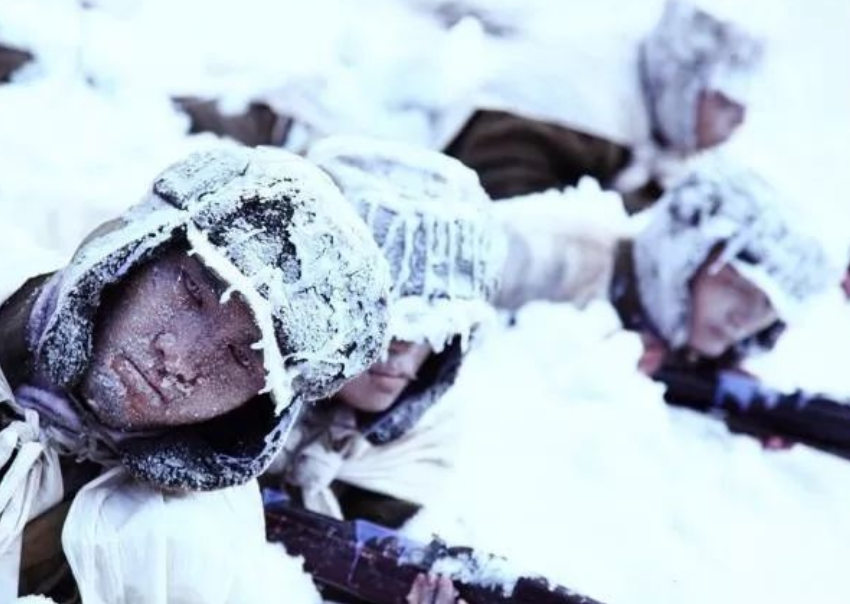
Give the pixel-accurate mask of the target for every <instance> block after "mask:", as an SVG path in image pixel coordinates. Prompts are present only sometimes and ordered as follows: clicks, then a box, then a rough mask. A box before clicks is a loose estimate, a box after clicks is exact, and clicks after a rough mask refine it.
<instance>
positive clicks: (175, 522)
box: [62, 468, 321, 604]
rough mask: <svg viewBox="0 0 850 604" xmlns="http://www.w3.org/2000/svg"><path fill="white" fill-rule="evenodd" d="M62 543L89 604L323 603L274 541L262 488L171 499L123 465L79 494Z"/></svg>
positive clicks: (253, 485)
mask: <svg viewBox="0 0 850 604" xmlns="http://www.w3.org/2000/svg"><path fill="white" fill-rule="evenodd" d="M62 543H63V547H64V550H65V553H66V555H67V558H68V562H69V564H70V566H71V569H72V571H73V573H74V577H75V579H76V581H77V584H78V586H79V589H80V594H81V596H82V600H83V601H84V602H86V604H130V603H132V604H178V603H186V604H190V603H195V602H204V603H205V604H249V603H254V602H292V603H295V604H302V603H303V604H314V603H318V602H321V598H320V597H319V595H318V592H317V591H316V589H315V587H314V586H313V584H312V581H311V580H310V578H309V576H307V575H305V574H304V573H303V571H302V570H301V561H300V559H295V558H292V557H289V556H288V555H287V554H286V552H285V550H284V549H283V547H282V546H281V545H279V544H274V543H268V542H266V539H265V526H264V521H263V509H262V501H261V498H260V493H259V489H258V486H257V484H256V482H251V483H248V484H245V485H242V486H238V487H231V488H227V489H222V490H219V491H214V492H209V493H164V492H162V491H159V490H156V489H151V488H149V487H146V486H144V485H141V484H139V483H137V482H135V481H133V479H132V478H131V477H130V476H129V475H128V474H127V473H126V472H125V471H124V470H122V469H120V468H116V469H114V470H112V471H110V472H108V473H107V474H104V475H103V476H101V477H100V478H98V479H97V480H95V481H92V482H91V483H89V484H88V485H87V486H86V487H84V488H83V490H82V491H80V493H78V494H77V496H76V498H75V499H74V503H73V504H72V505H71V509H70V511H69V513H68V518H67V520H66V522H65V528H64V531H63V534H62Z"/></svg>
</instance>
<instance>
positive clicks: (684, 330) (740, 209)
mask: <svg viewBox="0 0 850 604" xmlns="http://www.w3.org/2000/svg"><path fill="white" fill-rule="evenodd" d="M783 205H784V204H783V200H781V199H779V198H778V196H777V194H776V192H775V191H773V190H772V189H771V188H770V187H769V186H768V185H767V184H766V183H765V182H764V181H763V180H762V179H761V178H760V177H758V176H757V175H756V174H754V173H752V172H750V171H749V170H746V169H743V168H740V167H737V166H735V165H733V164H731V163H729V162H728V161H722V160H719V159H718V158H713V159H712V161H706V162H703V163H702V164H700V165H699V166H697V169H695V170H694V171H693V172H692V173H691V174H690V175H689V176H688V177H687V178H685V179H684V180H683V181H682V182H680V183H679V184H678V185H676V186H675V187H673V188H671V189H670V190H669V191H668V192H667V193H666V194H665V195H664V196H663V197H662V198H661V200H660V201H659V202H658V204H657V206H656V207H654V208H653V209H652V210H650V212H652V214H651V217H650V222H649V224H648V225H647V226H646V228H644V229H643V230H642V231H641V232H640V233H638V235H637V236H636V237H635V243H634V260H635V274H636V276H637V281H638V284H637V285H638V291H639V294H640V299H641V304H642V306H643V309H644V312H645V313H646V315H647V317H648V319H649V320H650V322H651V324H652V325H653V327H654V328H655V329H656V330H657V331H658V333H659V335H660V336H661V337H663V338H664V340H665V341H666V342H667V343H668V345H669V346H670V347H671V348H674V349H678V348H681V347H682V346H684V344H685V342H686V341H687V337H688V329H689V322H690V305H691V280H692V279H693V277H694V276H695V275H696V273H697V271H698V270H699V269H700V267H701V266H702V265H703V264H704V263H705V261H706V260H707V259H708V257H709V255H710V254H711V253H712V251H714V250H715V249H717V247H718V246H722V247H723V251H722V252H721V255H720V257H719V258H718V262H719V263H721V264H722V263H730V264H731V265H732V266H733V267H734V268H735V269H736V270H737V271H738V272H739V273H740V274H741V275H742V276H744V277H745V278H746V279H747V280H749V281H750V282H752V283H753V284H755V285H756V286H758V287H759V288H760V289H761V290H762V291H763V292H764V293H765V294H766V295H767V296H768V298H769V299H770V302H771V304H772V305H773V306H774V308H775V309H776V311H777V313H778V314H779V316H780V319H781V320H782V321H784V322H791V321H793V320H794V319H795V318H796V316H798V314H799V311H800V310H801V307H802V306H803V305H804V304H805V303H806V302H807V301H808V300H809V299H810V298H811V297H812V296H814V295H815V294H818V293H820V292H821V291H823V290H824V289H826V288H827V287H828V286H829V285H830V284H831V283H832V282H833V278H834V277H835V276H836V275H835V273H834V272H833V268H832V267H831V266H830V263H829V261H828V259H827V255H826V252H825V250H824V249H823V248H822V246H821V245H820V244H819V243H818V241H817V239H815V237H813V236H811V235H809V234H808V233H806V232H804V231H803V230H802V229H800V228H799V227H798V226H797V225H796V224H794V223H793V222H792V221H791V219H790V216H788V215H786V212H785V211H784V208H783Z"/></svg>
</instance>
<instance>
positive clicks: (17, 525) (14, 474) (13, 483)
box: [0, 371, 63, 602]
mask: <svg viewBox="0 0 850 604" xmlns="http://www.w3.org/2000/svg"><path fill="white" fill-rule="evenodd" d="M12 400H13V399H12V393H11V391H10V388H9V386H8V384H7V383H6V380H5V378H4V377H3V373H2V372H1V371H0V401H4V402H6V403H7V404H8V403H10V402H11V401H12ZM21 412H22V413H23V417H24V419H23V420H22V421H13V422H11V423H9V424H8V425H7V426H5V427H4V428H3V429H2V431H0V468H3V467H6V470H5V473H4V474H3V477H2V481H0V601H2V602H11V601H13V600H14V599H15V598H16V597H17V595H18V577H19V573H20V561H21V544H22V535H23V531H24V527H25V526H26V524H27V522H29V521H30V520H31V519H33V518H35V517H36V516H38V515H40V514H41V513H43V512H45V511H47V510H48V509H50V508H51V507H53V506H54V505H56V504H58V503H59V502H60V501H61V500H62V494H63V484H62V472H61V469H60V467H59V456H58V455H57V453H56V452H55V451H54V450H53V449H52V448H51V447H49V446H47V445H46V444H45V443H44V442H43V440H42V435H41V431H40V429H39V418H38V414H37V413H36V412H35V411H32V410H29V409H27V410H21Z"/></svg>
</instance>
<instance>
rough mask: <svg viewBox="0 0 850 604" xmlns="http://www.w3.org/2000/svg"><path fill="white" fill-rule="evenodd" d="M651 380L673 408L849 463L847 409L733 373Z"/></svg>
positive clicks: (682, 372) (678, 373)
mask: <svg viewBox="0 0 850 604" xmlns="http://www.w3.org/2000/svg"><path fill="white" fill-rule="evenodd" d="M653 378H654V379H655V380H657V381H659V382H662V383H664V384H665V385H666V386H667V393H666V394H665V400H666V401H667V402H668V403H669V404H671V405H676V406H682V407H688V408H691V409H695V410H697V411H702V412H704V413H711V414H717V415H720V416H722V417H723V418H724V419H726V420H727V422H728V423H729V424H730V427H733V428H735V429H737V430H739V431H742V432H747V433H751V434H755V435H759V436H765V435H774V436H781V437H783V438H786V439H788V440H792V441H796V442H800V443H803V444H806V445H808V446H811V447H815V448H817V449H821V450H823V451H826V452H828V453H832V454H835V455H839V456H841V457H845V458H848V459H850V405H848V404H846V403H843V402H841V401H837V400H834V399H831V398H829V397H826V396H822V395H814V394H806V393H804V392H801V391H796V392H789V393H783V392H780V391H778V390H774V389H771V388H768V387H766V386H764V385H763V384H762V383H761V382H760V381H759V380H758V379H756V378H754V377H751V376H748V375H745V374H741V373H736V372H732V371H720V372H717V373H714V374H708V375H706V374H701V373H697V372H694V371H689V370H687V369H681V368H672V369H671V368H665V369H661V370H660V371H659V372H657V373H656V374H655V375H654V376H653Z"/></svg>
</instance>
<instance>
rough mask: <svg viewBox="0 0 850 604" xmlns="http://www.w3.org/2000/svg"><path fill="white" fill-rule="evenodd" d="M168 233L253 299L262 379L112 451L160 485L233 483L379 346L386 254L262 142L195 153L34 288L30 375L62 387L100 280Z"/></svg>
mask: <svg viewBox="0 0 850 604" xmlns="http://www.w3.org/2000/svg"><path fill="white" fill-rule="evenodd" d="M175 240H182V241H184V242H185V243H186V244H188V246H189V248H190V250H191V252H192V253H194V254H195V255H196V256H197V257H198V258H199V259H200V260H201V261H202V262H203V263H204V265H205V266H206V267H207V268H208V269H210V270H211V271H212V272H213V273H215V274H216V276H217V277H219V278H220V279H221V280H222V281H223V282H224V283H225V284H226V285H227V286H228V287H229V289H230V290H231V291H237V292H239V293H240V294H241V295H242V297H243V298H244V300H245V301H246V302H247V304H248V305H249V307H250V308H251V310H252V312H253V315H254V319H255V321H256V323H257V325H258V327H259V328H260V331H261V334H262V336H261V340H260V342H259V343H258V346H259V347H260V348H261V349H262V352H263V356H264V363H265V368H266V374H267V376H266V387H265V389H264V391H263V392H261V393H260V395H259V396H258V398H257V399H255V400H252V401H250V402H249V403H246V404H245V405H243V406H242V407H240V408H239V409H237V410H235V411H233V412H231V413H229V414H227V415H225V416H222V417H219V418H215V419H213V420H210V421H208V422H205V423H202V424H197V425H193V426H185V427H181V428H178V429H172V430H168V431H165V432H163V433H161V434H159V435H158V436H157V437H156V438H131V439H127V440H122V444H121V451H120V452H121V456H122V461H123V463H124V464H125V465H126V466H127V467H128V468H129V469H130V471H131V472H133V474H134V475H136V476H137V477H138V478H140V479H143V480H146V481H150V482H153V483H156V484H158V485H161V486H166V487H179V488H193V489H211V488H219V487H223V486H228V485H232V484H238V483H241V482H245V481H246V480H248V479H249V478H251V477H253V476H256V475H257V474H259V473H260V472H261V471H262V470H263V469H264V468H265V466H266V465H267V464H268V463H269V462H270V460H271V459H272V457H273V456H274V455H275V453H276V452H277V451H278V450H279V449H280V447H281V446H282V444H283V440H284V439H285V437H286V434H287V432H288V429H289V427H290V426H291V424H292V422H293V420H294V416H295V415H296V414H297V412H298V409H299V408H300V407H301V405H302V404H303V403H305V402H309V401H313V400H317V399H321V398H325V397H328V396H330V395H332V394H333V393H334V392H335V391H336V390H337V388H338V387H339V386H340V385H341V384H342V383H343V382H344V381H345V380H347V379H349V378H351V377H352V376H355V375H357V374H359V373H360V372H362V371H363V370H365V369H366V368H367V367H369V366H370V365H371V364H372V363H373V362H374V361H375V360H376V358H377V357H378V355H379V354H380V351H381V349H382V346H383V344H384V341H385V332H386V323H387V317H386V301H387V296H388V291H389V274H388V269H387V265H386V261H385V260H384V258H383V256H382V255H381V253H380V250H379V249H378V248H377V246H376V245H375V243H374V240H373V238H372V236H371V233H370V232H369V230H368V229H367V228H365V226H364V225H363V223H362V221H361V220H360V219H359V218H358V217H357V214H356V212H354V211H353V210H352V208H351V206H350V204H347V203H346V202H345V200H344V199H343V198H342V196H341V195H340V193H339V191H338V189H337V188H336V187H335V186H334V185H333V183H332V182H331V181H330V179H328V178H327V176H326V175H325V174H323V173H322V172H321V171H320V170H318V169H317V168H315V167H314V166H312V165H311V164H309V162H307V161H305V160H304V159H301V158H299V157H297V156H294V155H292V154H289V153H287V152H284V151H278V150H271V149H262V150H247V149H227V150H224V149H221V150H216V151H210V152H205V153H198V154H194V155H192V156H190V157H188V158H187V159H185V160H183V161H181V162H179V163H177V164H175V165H173V166H171V167H170V168H168V169H167V170H165V171H164V172H163V173H162V174H160V176H159V177H158V178H157V179H156V181H155V183H154V185H153V189H152V191H151V193H150V194H149V195H148V196H147V197H146V198H145V199H144V200H143V201H142V202H141V203H140V204H138V205H137V206H134V207H133V208H131V209H130V210H129V211H128V212H126V213H125V214H124V215H122V216H121V217H120V218H119V219H118V220H116V221H113V222H111V223H108V224H107V225H104V227H101V228H100V229H98V230H97V231H95V232H94V233H93V234H92V235H91V236H90V237H89V238H88V239H87V240H86V241H85V242H84V244H83V245H82V247H81V248H80V249H79V250H78V251H77V253H76V254H75V256H74V258H73V259H72V261H71V263H70V264H69V265H68V266H67V267H66V268H65V269H64V270H62V271H60V272H59V273H57V274H56V275H54V277H53V278H52V279H51V280H50V281H49V282H48V284H47V285H46V286H45V287H44V289H43V291H42V294H41V296H40V298H39V300H38V302H37V303H36V305H35V309H34V311H33V315H32V319H31V329H30V342H29V345H30V348H31V350H32V351H33V353H34V361H35V362H34V364H35V369H36V373H37V375H39V376H41V377H42V378H46V381H47V382H48V383H49V384H51V385H52V386H53V387H59V388H61V389H64V390H65V391H68V392H73V391H74V390H75V388H76V387H77V385H78V384H79V382H80V380H81V378H82V376H83V374H84V373H85V371H86V368H87V366H88V363H89V359H90V354H91V350H92V336H93V322H94V321H95V318H96V312H97V309H98V306H99V302H100V299H101V295H102V294H103V292H104V290H105V288H107V287H108V286H109V285H111V284H114V283H116V282H118V281H120V280H121V279H122V278H123V277H124V275H126V274H127V272H128V271H129V270H130V269H132V268H133V267H134V266H137V265H139V264H140V263H141V262H143V261H145V260H148V259H150V258H153V257H155V256H156V255H157V254H158V253H161V252H162V251H164V248H165V247H166V246H167V245H168V244H169V243H171V242H174V241H175ZM237 425H238V426H240V430H235V429H234V426H237ZM243 426H244V427H247V428H246V431H244V432H243V431H241V427H243ZM237 432H239V433H237Z"/></svg>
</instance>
